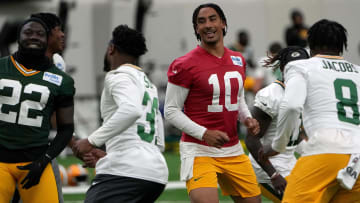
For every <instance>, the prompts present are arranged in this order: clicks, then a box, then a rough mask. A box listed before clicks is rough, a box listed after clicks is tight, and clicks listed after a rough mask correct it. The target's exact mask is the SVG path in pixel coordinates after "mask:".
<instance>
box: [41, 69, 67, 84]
mask: <svg viewBox="0 0 360 203" xmlns="http://www.w3.org/2000/svg"><path fill="white" fill-rule="evenodd" d="M62 79H63V77H62V76H61V75H56V74H54V73H49V72H45V73H44V75H43V80H46V81H48V82H51V83H53V84H55V85H57V86H60V85H61V82H62Z"/></svg>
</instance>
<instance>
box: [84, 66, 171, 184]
mask: <svg viewBox="0 0 360 203" xmlns="http://www.w3.org/2000/svg"><path fill="white" fill-rule="evenodd" d="M100 110H101V116H102V118H103V120H104V122H103V125H102V126H101V127H100V128H99V129H98V130H96V131H95V132H94V133H93V134H91V135H90V136H89V138H88V140H89V142H90V143H91V144H93V145H95V146H101V145H103V144H105V145H106V152H107V155H106V156H105V157H103V158H102V159H100V160H99V161H98V162H97V164H96V173H97V174H111V175H118V176H126V177H133V178H138V179H144V180H148V181H153V182H158V183H161V184H166V183H167V180H168V168H167V165H166V161H165V159H164V157H163V155H162V153H161V150H163V149H164V145H165V141H164V128H163V121H162V116H161V113H160V111H159V100H158V93H157V89H156V87H155V86H154V85H153V84H152V83H151V82H150V80H149V79H148V77H147V76H146V75H145V73H144V72H142V71H141V69H140V68H139V67H136V66H134V65H131V64H125V65H122V66H120V67H119V68H117V69H116V70H113V71H110V72H109V73H107V75H106V77H105V84H104V90H103V92H102V96H101V106H100Z"/></svg>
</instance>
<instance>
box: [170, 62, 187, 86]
mask: <svg viewBox="0 0 360 203" xmlns="http://www.w3.org/2000/svg"><path fill="white" fill-rule="evenodd" d="M186 66H187V65H186V64H185V63H184V62H183V61H182V60H181V59H176V60H175V61H174V62H172V64H171V65H170V67H169V70H168V73H167V76H168V81H169V82H170V83H172V84H175V85H178V86H182V87H185V88H188V89H189V88H190V86H191V81H192V74H191V73H190V71H189V67H186Z"/></svg>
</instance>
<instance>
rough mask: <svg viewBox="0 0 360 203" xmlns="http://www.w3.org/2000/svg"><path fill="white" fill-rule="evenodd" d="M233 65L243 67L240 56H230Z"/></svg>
mask: <svg viewBox="0 0 360 203" xmlns="http://www.w3.org/2000/svg"><path fill="white" fill-rule="evenodd" d="M230 57H231V60H232V62H233V64H234V65H237V66H243V62H242V59H241V57H240V56H230Z"/></svg>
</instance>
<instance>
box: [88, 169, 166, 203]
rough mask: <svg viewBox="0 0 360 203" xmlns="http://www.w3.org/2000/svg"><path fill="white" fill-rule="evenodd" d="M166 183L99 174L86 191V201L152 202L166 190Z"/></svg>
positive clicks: (99, 202) (103, 202) (100, 202)
mask: <svg viewBox="0 0 360 203" xmlns="http://www.w3.org/2000/svg"><path fill="white" fill-rule="evenodd" d="M164 189H165V185H164V184H160V183H156V182H152V181H147V180H142V179H137V178H130V177H123V176H115V175H106V174H99V175H96V176H95V178H94V179H93V181H92V184H91V187H90V188H89V190H88V191H87V192H86V199H85V203H114V202H115V203H120V202H124V203H142V202H144V203H150V202H154V201H155V200H156V199H157V198H158V197H159V196H160V194H161V193H162V192H163V191H164Z"/></svg>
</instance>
